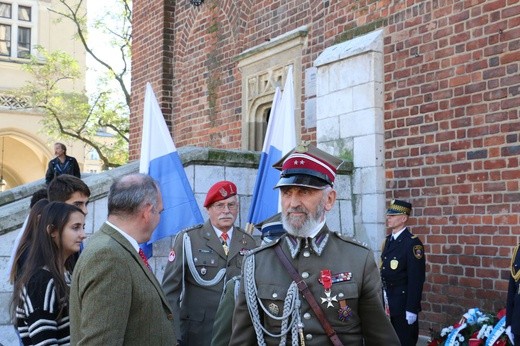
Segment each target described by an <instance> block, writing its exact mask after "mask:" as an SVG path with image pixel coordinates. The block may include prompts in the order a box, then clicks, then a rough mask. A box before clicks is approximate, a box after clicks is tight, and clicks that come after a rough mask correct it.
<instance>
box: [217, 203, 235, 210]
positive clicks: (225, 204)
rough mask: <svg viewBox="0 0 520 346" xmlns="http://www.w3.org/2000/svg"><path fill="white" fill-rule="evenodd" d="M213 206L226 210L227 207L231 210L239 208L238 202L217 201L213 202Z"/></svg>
mask: <svg viewBox="0 0 520 346" xmlns="http://www.w3.org/2000/svg"><path fill="white" fill-rule="evenodd" d="M213 207H214V208H215V209H216V210H217V211H224V210H226V207H227V208H228V209H229V210H230V211H235V210H237V209H238V204H237V203H215V204H213Z"/></svg>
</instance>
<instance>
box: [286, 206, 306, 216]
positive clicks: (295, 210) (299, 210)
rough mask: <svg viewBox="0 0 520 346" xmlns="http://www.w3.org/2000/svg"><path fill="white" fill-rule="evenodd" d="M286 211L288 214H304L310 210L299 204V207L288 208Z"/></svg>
mask: <svg viewBox="0 0 520 346" xmlns="http://www.w3.org/2000/svg"><path fill="white" fill-rule="evenodd" d="M286 213H287V215H289V214H290V213H304V214H308V213H309V211H308V210H307V209H305V208H304V207H302V206H299V207H295V208H289V209H287V211H286Z"/></svg>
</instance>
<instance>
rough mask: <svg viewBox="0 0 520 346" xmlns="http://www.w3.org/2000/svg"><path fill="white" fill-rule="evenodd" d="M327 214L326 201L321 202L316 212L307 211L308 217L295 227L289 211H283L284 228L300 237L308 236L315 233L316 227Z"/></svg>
mask: <svg viewBox="0 0 520 346" xmlns="http://www.w3.org/2000/svg"><path fill="white" fill-rule="evenodd" d="M324 215H325V201H322V202H320V204H319V205H318V207H317V208H316V213H314V214H312V213H307V219H306V220H305V221H304V222H303V224H302V225H301V227H298V228H297V227H294V226H293V225H292V224H291V220H290V218H289V217H288V216H287V213H286V212H285V213H282V224H283V228H284V229H285V230H286V231H287V233H289V234H290V235H292V236H295V237H300V238H308V237H310V236H311V235H312V233H314V231H315V230H316V227H318V225H319V224H320V223H321V221H322V219H323V216H324Z"/></svg>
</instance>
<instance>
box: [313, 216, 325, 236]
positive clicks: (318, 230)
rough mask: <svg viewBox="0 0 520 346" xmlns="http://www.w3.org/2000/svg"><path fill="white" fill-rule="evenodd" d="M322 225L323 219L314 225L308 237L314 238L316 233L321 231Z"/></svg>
mask: <svg viewBox="0 0 520 346" xmlns="http://www.w3.org/2000/svg"><path fill="white" fill-rule="evenodd" d="M324 225H325V219H324V220H323V221H322V222H320V223H319V224H318V225H317V226H316V228H315V229H314V231H312V232H311V233H310V235H309V238H314V237H315V236H316V235H317V234H318V233H320V231H321V229H322V228H323V226H324Z"/></svg>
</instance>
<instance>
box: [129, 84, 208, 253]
mask: <svg viewBox="0 0 520 346" xmlns="http://www.w3.org/2000/svg"><path fill="white" fill-rule="evenodd" d="M139 172H140V173H144V174H148V175H150V176H151V177H152V178H154V179H155V180H156V181H157V182H158V183H159V188H160V189H161V194H162V199H163V206H164V211H163V212H162V213H161V221H160V222H159V225H158V226H157V228H156V229H155V230H154V232H153V234H152V237H151V239H150V241H148V243H146V244H141V248H142V249H143V251H144V252H145V254H146V256H147V257H151V256H152V255H153V253H152V243H153V242H154V241H156V240H159V239H162V238H164V237H169V236H172V235H175V234H177V233H178V232H179V231H181V230H183V229H184V228H186V227H189V226H192V225H196V224H200V223H203V222H204V220H203V218H202V214H201V213H200V209H199V207H198V205H197V202H196V201H195V196H194V195H193V191H192V189H191V186H190V183H189V182H188V178H187V177H186V172H185V171H184V167H183V166H182V162H181V159H180V157H179V154H178V153H177V149H176V148H175V144H173V139H172V136H171V134H170V132H169V131H168V127H167V126H166V122H165V121H164V116H163V114H162V111H161V108H160V107H159V103H158V102H157V98H156V97H155V94H154V92H153V90H152V86H151V85H150V83H147V84H146V94H145V97H144V117H143V135H142V141H141V160H140V162H139Z"/></svg>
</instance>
